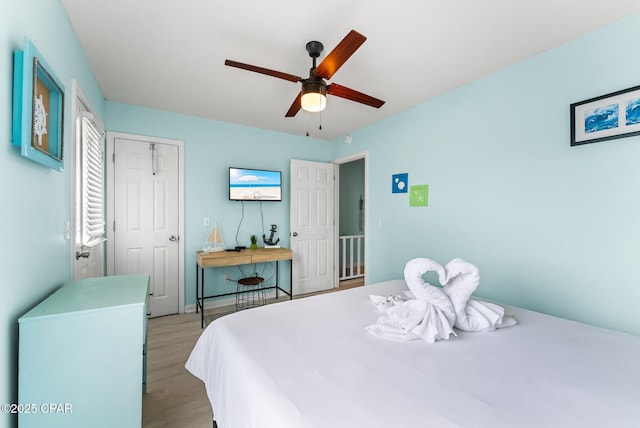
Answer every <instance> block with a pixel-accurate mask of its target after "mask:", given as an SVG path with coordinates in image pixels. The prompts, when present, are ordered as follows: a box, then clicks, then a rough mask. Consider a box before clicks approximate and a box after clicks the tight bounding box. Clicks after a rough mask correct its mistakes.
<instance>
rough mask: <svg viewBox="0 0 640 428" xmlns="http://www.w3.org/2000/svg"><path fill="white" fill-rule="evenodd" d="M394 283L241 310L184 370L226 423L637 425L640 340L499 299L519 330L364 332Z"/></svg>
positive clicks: (222, 322) (397, 285) (296, 427)
mask: <svg viewBox="0 0 640 428" xmlns="http://www.w3.org/2000/svg"><path fill="white" fill-rule="evenodd" d="M404 289H406V285H405V284H404V281H390V282H384V283H380V284H375V285H371V286H367V287H359V288H354V289H351V290H346V291H343V292H338V293H330V294H324V295H319V296H315V297H310V298H306V299H299V300H293V301H287V302H282V303H277V304H272V305H267V306H263V307H260V308H256V309H251V310H247V311H242V312H238V313H235V314H232V315H228V316H225V317H222V318H219V319H218V320H216V321H214V322H213V323H211V325H209V326H208V327H207V328H206V330H205V331H204V332H203V334H202V336H201V337H200V339H199V340H198V342H197V344H196V345H195V347H194V349H193V351H192V354H191V356H190V358H189V360H188V361H187V364H186V367H187V369H188V370H189V371H190V372H191V373H193V374H194V375H195V376H197V377H198V378H200V379H202V381H203V382H204V384H205V386H206V390H207V395H208V397H209V400H210V402H211V405H212V408H213V412H214V418H215V419H216V421H217V423H218V426H219V427H220V428H247V427H255V428H269V427H273V428H276V427H277V428H303V427H331V428H339V427H349V428H354V427H367V428H376V427H384V428H399V427H438V428H439V427H473V428H477V427H492V428H494V427H509V428H512V427H536V428H540V427H563V428H567V427H581V428H582V427H617V428H620V427H640V338H639V337H636V336H632V335H627V334H623V333H618V332H614V331H610V330H605V329H601V328H597V327H592V326H588V325H585V324H581V323H577V322H573V321H567V320H563V319H560V318H555V317H551V316H548V315H543V314H540V313H536V312H532V311H528V310H524V309H519V308H512V307H509V306H506V309H507V313H508V314H513V315H514V317H515V318H516V319H517V320H518V322H519V325H517V326H515V327H510V328H505V329H500V330H496V331H493V332H483V333H465V332H458V337H455V338H451V339H450V340H446V341H441V342H437V343H435V344H428V343H426V342H424V341H421V340H416V341H410V342H394V341H388V340H384V339H380V338H377V337H375V336H373V335H371V334H370V333H367V332H366V331H365V330H364V328H365V327H366V326H367V325H369V324H372V323H374V322H375V321H376V319H377V318H378V316H379V315H380V313H379V312H378V310H377V308H376V307H375V306H374V305H373V304H372V303H371V301H370V300H369V297H368V296H369V294H378V295H383V296H384V295H391V294H398V293H399V292H400V291H401V290H404Z"/></svg>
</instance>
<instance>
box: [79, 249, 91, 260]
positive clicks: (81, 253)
mask: <svg viewBox="0 0 640 428" xmlns="http://www.w3.org/2000/svg"><path fill="white" fill-rule="evenodd" d="M90 255H91V252H90V251H87V250H85V251H76V260H80V257H82V258H83V259H88V258H89V256H90Z"/></svg>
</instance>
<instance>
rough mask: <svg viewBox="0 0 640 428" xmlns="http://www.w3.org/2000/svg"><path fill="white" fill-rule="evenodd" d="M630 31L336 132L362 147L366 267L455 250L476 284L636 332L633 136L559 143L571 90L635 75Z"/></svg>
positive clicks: (638, 207)
mask: <svg viewBox="0 0 640 428" xmlns="http://www.w3.org/2000/svg"><path fill="white" fill-rule="evenodd" d="M638 40H640V15H637V16H634V17H631V18H628V19H625V20H623V21H621V22H619V23H616V24H615V25H611V26H609V27H607V28H604V29H602V30H600V31H597V32H594V33H592V34H590V35H588V36H586V37H583V38H580V39H578V40H575V41H573V42H571V43H569V44H566V45H564V46H562V47H559V48H557V49H554V50H552V51H548V52H545V53H543V54H541V55H538V56H536V57H535V58H533V59H530V60H528V61H525V62H523V63H520V64H518V65H516V66H513V67H510V68H508V69H506V70H503V71H502V72H499V73H496V74H494V75H492V76H490V77H487V78H485V79H482V80H479V81H477V82H475V83H472V84H469V85H467V86H464V87H461V88H459V89H457V90H454V91H451V92H449V93H447V94H445V95H443V96H441V97H439V98H437V99H434V100H431V101H429V102H425V103H423V104H421V105H419V106H417V107H415V108H413V109H411V110H409V111H406V112H404V113H401V114H398V115H396V116H394V117H391V118H389V119H387V120H384V121H381V122H378V123H376V124H374V125H372V126H370V127H367V128H365V129H361V130H359V131H358V132H355V133H353V142H352V143H351V145H349V146H345V145H344V144H339V143H337V142H336V143H337V144H336V145H335V146H334V147H335V150H334V153H333V155H334V158H338V157H342V156H345V155H347V154H351V153H356V152H359V151H362V150H369V161H370V164H369V165H370V174H369V177H370V183H369V184H370V189H371V191H370V194H371V200H370V201H369V202H370V203H369V209H370V212H369V215H370V217H369V218H370V222H369V234H368V240H369V244H370V245H369V265H368V266H367V270H368V272H369V274H370V276H369V280H370V281H371V282H376V281H381V280H385V279H389V278H398V277H401V276H402V270H403V267H404V265H405V263H406V261H407V260H409V259H411V258H414V257H429V258H433V259H435V260H437V261H439V262H441V263H446V262H448V261H449V260H451V259H452V258H454V257H462V258H464V259H466V260H468V261H470V262H472V263H475V264H476V265H477V266H478V267H479V269H480V272H481V284H480V287H479V289H478V294H480V295H483V296H486V297H489V298H495V299H498V300H501V301H503V302H507V303H512V304H516V305H521V306H524V307H527V308H533V309H536V310H540V311H542V312H548V313H552V314H557V315H560V316H563V317H568V318H573V319H577V320H581V321H585V322H588V323H593V324H596V325H601V326H606V327H611V328H615V329H619V330H623V331H627V332H631V333H634V334H640V317H639V316H638V309H637V302H638V301H640V287H638V281H639V279H638V278H640V263H638V255H639V254H640V137H631V138H624V139H618V140H613V141H608V142H602V143H595V144H588V145H584V146H580V147H570V146H569V105H570V104H571V103H573V102H577V101H581V100H585V99H588V98H591V97H595V96H598V95H603V94H607V93H609V92H613V91H616V90H620V89H625V88H628V87H632V86H636V85H638V84H640V55H638ZM401 172H407V173H409V184H410V185H412V184H429V190H430V200H429V206H428V207H424V208H410V207H409V201H408V196H407V194H392V193H391V189H390V187H391V186H390V182H391V175H392V174H395V173H401ZM378 219H380V220H381V222H382V227H381V228H378V227H377V224H376V221H377V220H378ZM551 334H552V333H551Z"/></svg>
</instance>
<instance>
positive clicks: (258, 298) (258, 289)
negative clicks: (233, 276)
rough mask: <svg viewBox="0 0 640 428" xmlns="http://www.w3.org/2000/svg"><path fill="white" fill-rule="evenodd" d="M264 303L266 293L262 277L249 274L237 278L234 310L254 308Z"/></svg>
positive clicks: (265, 301)
mask: <svg viewBox="0 0 640 428" xmlns="http://www.w3.org/2000/svg"><path fill="white" fill-rule="evenodd" d="M266 303H267V294H266V292H265V289H264V278H261V277H259V276H250V277H247V278H241V279H239V280H238V289H237V294H236V310H238V311H240V310H242V309H249V308H255V307H256V306H262V305H265V304H266Z"/></svg>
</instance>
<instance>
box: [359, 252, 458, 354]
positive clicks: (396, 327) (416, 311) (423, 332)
mask: <svg viewBox="0 0 640 428" xmlns="http://www.w3.org/2000/svg"><path fill="white" fill-rule="evenodd" d="M430 271H434V272H436V273H437V274H438V277H439V278H440V280H443V279H444V278H445V277H446V274H445V271H444V268H443V267H442V265H440V264H439V263H437V262H435V261H433V260H430V259H426V258H420V259H413V260H410V261H409V262H408V263H407V264H406V266H405V269H404V277H405V281H406V282H407V285H408V286H409V289H410V290H411V293H412V294H413V296H414V297H415V299H412V300H408V301H406V302H395V304H394V305H393V306H391V307H388V308H386V316H382V317H380V318H378V321H377V322H376V324H374V325H371V326H368V327H366V330H367V331H369V332H370V333H373V334H375V335H377V336H380V337H384V338H387V339H394V340H413V339H419V338H422V339H423V340H425V341H427V342H429V343H434V342H436V341H437V340H441V339H448V338H449V336H450V335H452V334H453V335H455V332H454V331H453V324H454V322H455V316H456V315H455V310H454V307H453V304H452V303H451V300H450V299H449V297H447V295H445V294H444V293H443V292H442V289H441V288H439V287H436V286H433V285H431V284H429V283H428V282H425V281H424V279H423V278H422V275H424V274H425V273H427V272H430Z"/></svg>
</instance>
